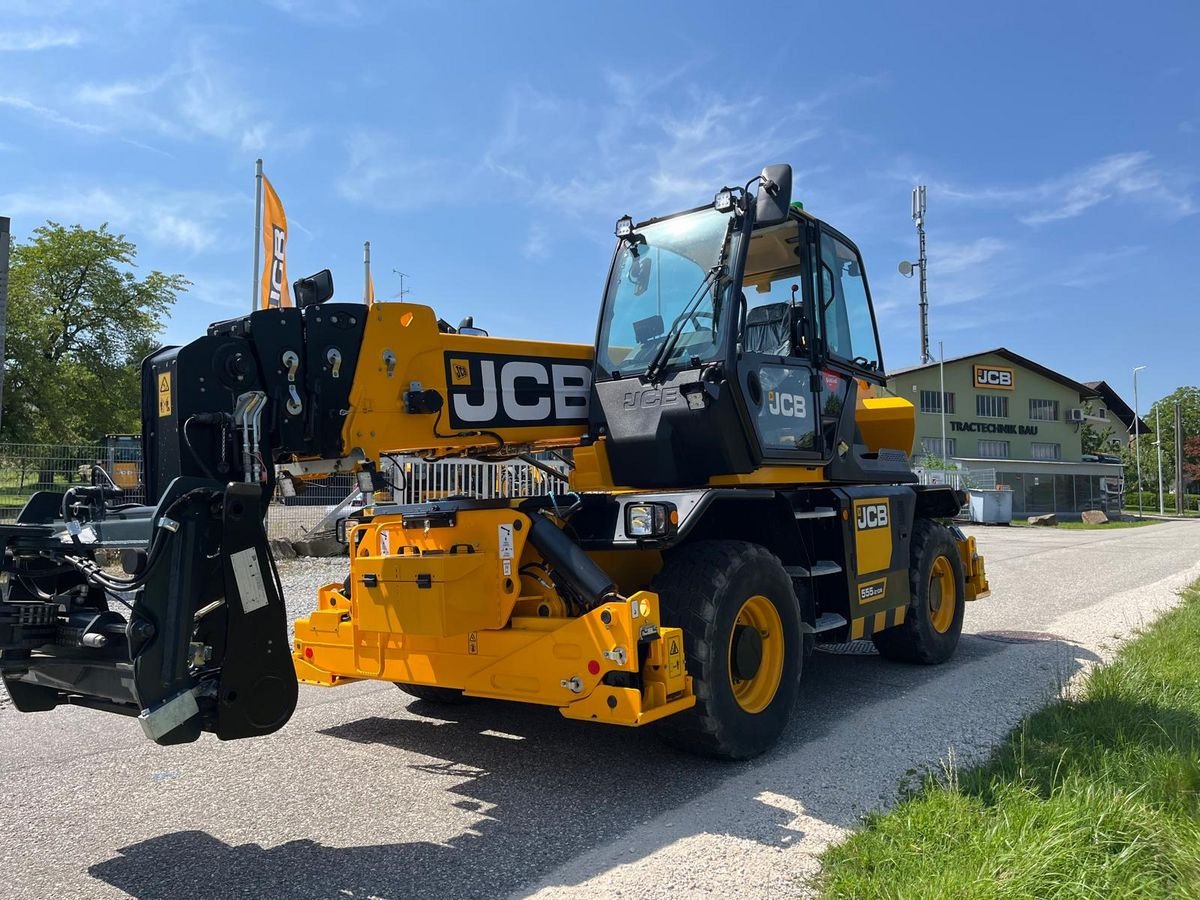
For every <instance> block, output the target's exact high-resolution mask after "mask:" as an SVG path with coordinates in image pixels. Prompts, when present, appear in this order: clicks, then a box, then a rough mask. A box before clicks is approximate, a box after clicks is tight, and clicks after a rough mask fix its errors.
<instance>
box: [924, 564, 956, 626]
mask: <svg viewBox="0 0 1200 900" xmlns="http://www.w3.org/2000/svg"><path fill="white" fill-rule="evenodd" d="M926 594H927V595H928V598H929V622H930V624H931V625H933V630H934V631H936V632H937V633H938V634H945V633H946V632H947V631H949V630H950V626H951V625H953V624H954V607H955V605H956V604H957V601H958V598H957V597H956V596H955V591H954V569H953V568H951V566H950V560H948V559H946V557H944V556H939V557H938V558H937V559H935V560H934V561H933V565H932V566H931V567H930V569H929V590H928V591H926Z"/></svg>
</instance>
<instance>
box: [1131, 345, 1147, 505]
mask: <svg viewBox="0 0 1200 900" xmlns="http://www.w3.org/2000/svg"><path fill="white" fill-rule="evenodd" d="M1144 368H1146V367H1145V366H1135V367H1134V369H1133V455H1134V458H1135V459H1136V460H1137V495H1138V518H1139V519H1140V518H1141V517H1142V442H1141V436H1142V429H1141V415H1142V414H1141V412H1140V411H1139V409H1138V392H1137V373H1138V372H1140V371H1142V369H1144Z"/></svg>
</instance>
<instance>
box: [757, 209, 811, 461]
mask: <svg viewBox="0 0 1200 900" xmlns="http://www.w3.org/2000/svg"><path fill="white" fill-rule="evenodd" d="M811 258H812V254H811V252H810V248H809V246H808V238H807V235H806V228H805V227H804V224H803V223H801V222H799V221H797V220H796V219H789V220H788V221H787V222H784V223H782V224H780V225H776V226H773V227H770V228H765V229H763V230H762V231H760V232H755V233H754V235H753V236H752V238H751V241H750V246H749V248H748V250H747V255H746V262H745V264H744V268H743V273H742V306H741V309H740V311H739V316H738V335H737V354H738V365H737V371H738V382H739V386H740V388H741V395H742V399H743V403H744V408H745V414H746V417H747V419H748V421H749V424H750V426H751V435H752V443H755V444H756V445H757V448H756V449H757V454H756V455H757V457H758V458H759V459H760V460H762V461H763V462H766V463H801V462H812V461H814V460H818V459H820V457H821V452H820V447H819V419H820V416H819V408H818V405H817V399H818V398H817V395H816V393H815V390H814V381H815V379H814V373H813V366H812V362H811V359H810V352H811V351H810V349H809V347H808V346H806V345H807V344H808V343H809V340H810V339H809V335H811V334H812V333H813V330H812V324H811V322H810V310H811V297H812V278H811V274H810V273H811Z"/></svg>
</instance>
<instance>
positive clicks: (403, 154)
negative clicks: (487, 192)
mask: <svg viewBox="0 0 1200 900" xmlns="http://www.w3.org/2000/svg"><path fill="white" fill-rule="evenodd" d="M346 152H347V154H348V156H349V162H348V164H347V168H346V172H345V174H344V175H343V176H342V177H341V178H339V179H338V180H337V185H336V186H337V191H338V193H339V194H341V196H343V197H345V198H346V199H347V200H351V201H354V202H356V203H361V204H363V205H364V206H371V207H374V208H376V209H384V210H407V209H416V208H419V207H422V206H425V205H427V204H429V203H432V202H434V201H435V200H436V199H437V198H438V197H440V196H442V194H443V192H444V191H445V190H446V189H447V188H446V184H445V183H444V181H445V179H444V174H445V172H446V171H447V169H448V167H449V164H443V163H439V162H435V161H434V160H432V159H425V158H422V157H420V156H416V155H414V154H411V153H410V152H409V150H408V148H407V146H405V145H404V144H402V143H401V142H399V141H397V140H395V139H394V138H392V137H389V136H385V135H382V134H379V133H376V132H371V131H365V130H359V131H356V132H354V133H353V134H351V135H350V137H349V138H347V140H346ZM462 188H463V186H462V185H461V184H456V185H455V189H456V190H457V191H459V192H461V190H462Z"/></svg>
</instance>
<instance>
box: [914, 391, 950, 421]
mask: <svg viewBox="0 0 1200 900" xmlns="http://www.w3.org/2000/svg"><path fill="white" fill-rule="evenodd" d="M938 396H939V394H938V392H937V391H921V412H923V413H940V412H941V411H942V406H941V404H940V403H939V402H938ZM941 396H943V397H945V399H946V415H948V416H952V415H954V391H946V393H945V394H942V395H941Z"/></svg>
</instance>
